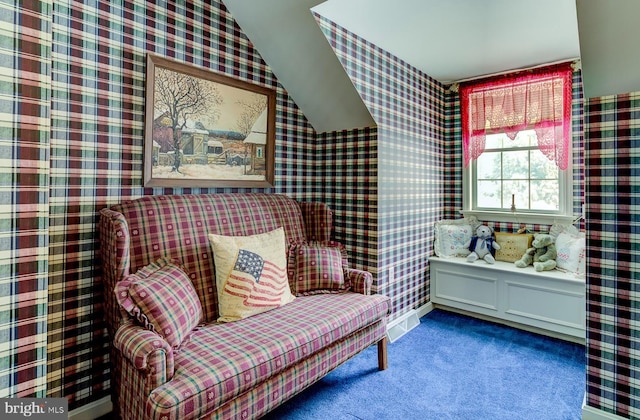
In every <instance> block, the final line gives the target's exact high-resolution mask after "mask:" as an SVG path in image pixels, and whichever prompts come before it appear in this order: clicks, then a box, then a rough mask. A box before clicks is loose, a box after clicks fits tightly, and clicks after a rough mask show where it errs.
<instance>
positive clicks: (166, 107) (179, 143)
mask: <svg viewBox="0 0 640 420" xmlns="http://www.w3.org/2000/svg"><path fill="white" fill-rule="evenodd" d="M145 100H146V103H145V132H144V167H143V178H144V186H145V187H172V188H212V187H214V188H215V187H232V188H268V187H272V186H273V180H274V159H275V104H276V94H275V91H274V90H273V89H270V88H267V87H263V86H259V85H255V84H253V83H250V82H246V81H242V80H238V79H234V78H232V77H229V76H226V75H222V74H219V73H215V72H213V71H209V70H206V69H203V68H199V67H195V66H192V65H189V64H184V63H180V62H177V61H174V60H170V59H167V58H164V57H160V56H158V55H155V54H147V69H146V99H145Z"/></svg>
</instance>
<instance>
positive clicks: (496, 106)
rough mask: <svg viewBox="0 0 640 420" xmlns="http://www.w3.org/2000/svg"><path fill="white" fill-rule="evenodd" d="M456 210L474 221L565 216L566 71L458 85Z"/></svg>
mask: <svg viewBox="0 0 640 420" xmlns="http://www.w3.org/2000/svg"><path fill="white" fill-rule="evenodd" d="M460 95H461V106H462V112H461V113H462V123H463V124H462V125H463V145H464V163H465V168H464V186H463V188H464V208H463V212H464V213H471V214H476V215H477V216H478V218H480V219H481V220H492V221H517V220H518V217H519V216H521V215H522V213H525V214H526V216H527V221H531V222H532V223H547V222H553V221H556V220H563V219H565V218H566V219H572V203H571V200H572V179H571V159H570V157H571V70H570V67H569V66H568V65H567V66H566V67H563V68H560V69H559V68H557V67H553V68H548V69H543V70H541V71H538V72H535V73H526V74H524V75H516V76H511V77H504V76H503V77H500V78H499V79H497V80H489V81H483V82H481V83H476V84H473V85H467V86H464V87H462V88H461V90H460Z"/></svg>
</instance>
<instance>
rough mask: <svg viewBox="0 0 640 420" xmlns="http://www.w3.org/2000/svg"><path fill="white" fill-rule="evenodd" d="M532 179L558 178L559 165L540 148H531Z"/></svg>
mask: <svg viewBox="0 0 640 420" xmlns="http://www.w3.org/2000/svg"><path fill="white" fill-rule="evenodd" d="M531 179H558V166H557V165H556V164H555V163H554V162H552V161H550V160H549V159H548V158H547V157H546V156H545V155H543V154H542V152H541V151H540V150H539V149H535V150H531Z"/></svg>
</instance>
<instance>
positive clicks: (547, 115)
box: [460, 63, 572, 169]
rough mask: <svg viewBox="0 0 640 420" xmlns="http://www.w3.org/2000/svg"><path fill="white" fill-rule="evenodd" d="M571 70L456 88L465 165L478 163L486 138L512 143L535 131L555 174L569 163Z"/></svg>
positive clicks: (564, 67)
mask: <svg viewBox="0 0 640 420" xmlns="http://www.w3.org/2000/svg"><path fill="white" fill-rule="evenodd" d="M571 75H572V70H571V65H570V63H567V64H562V65H556V66H549V67H544V68H540V69H534V70H530V71H526V72H522V73H517V74H515V75H507V76H500V77H495V78H491V79H484V80H482V81H479V82H475V83H474V82H470V83H468V84H465V85H461V86H460V100H461V108H462V110H461V111H462V144H463V148H464V165H465V166H467V165H469V161H470V160H471V159H477V158H478V156H480V155H481V154H482V152H483V151H484V147H485V138H486V135H487V134H499V133H505V134H506V135H507V136H509V138H510V139H511V140H513V139H514V138H515V136H516V134H517V133H518V131H521V130H527V129H535V131H536V134H537V136H538V147H539V148H540V151H541V152H542V153H543V154H544V155H545V156H546V157H548V158H549V159H550V160H552V161H555V162H556V164H557V165H558V167H559V168H560V169H566V168H567V166H568V164H569V151H570V144H571Z"/></svg>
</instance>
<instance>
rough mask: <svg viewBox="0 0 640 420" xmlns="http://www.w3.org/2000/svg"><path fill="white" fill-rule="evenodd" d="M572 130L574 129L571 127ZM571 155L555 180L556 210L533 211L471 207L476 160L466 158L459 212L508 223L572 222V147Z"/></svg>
mask: <svg viewBox="0 0 640 420" xmlns="http://www.w3.org/2000/svg"><path fill="white" fill-rule="evenodd" d="M570 132H573V131H570ZM569 153H570V155H569V156H570V158H569V164H568V166H567V169H565V170H562V169H558V183H559V188H560V193H559V195H558V199H559V208H558V210H557V211H556V212H551V211H546V212H541V211H535V210H518V209H517V208H516V211H515V212H512V211H509V210H506V209H505V210H478V209H477V208H474V207H473V204H474V200H473V195H474V193H475V185H476V179H475V177H474V170H473V167H474V166H475V164H476V161H475V160H473V161H471V162H469V165H467V167H466V168H463V172H462V191H463V198H462V210H461V211H460V213H462V214H463V215H464V216H465V217H467V216H476V217H477V218H478V220H483V221H488V222H506V223H508V222H510V223H517V224H520V223H527V224H545V225H552V224H554V223H571V222H572V221H573V220H574V219H575V217H574V214H573V162H572V159H571V156H572V153H573V152H572V148H571V149H570V150H569Z"/></svg>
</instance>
